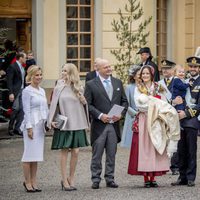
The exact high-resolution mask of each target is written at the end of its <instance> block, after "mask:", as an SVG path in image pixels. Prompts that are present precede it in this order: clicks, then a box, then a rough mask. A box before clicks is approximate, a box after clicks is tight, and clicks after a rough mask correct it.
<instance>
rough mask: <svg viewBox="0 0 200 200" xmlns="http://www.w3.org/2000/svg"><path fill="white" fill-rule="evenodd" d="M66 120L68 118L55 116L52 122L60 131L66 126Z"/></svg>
mask: <svg viewBox="0 0 200 200" xmlns="http://www.w3.org/2000/svg"><path fill="white" fill-rule="evenodd" d="M67 120H68V118H67V117H66V116H64V115H60V114H57V115H56V117H55V120H54V121H55V122H56V123H57V124H56V127H57V128H58V129H60V130H63V129H64V127H65V126H66V124H67Z"/></svg>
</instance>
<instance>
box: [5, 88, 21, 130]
mask: <svg viewBox="0 0 200 200" xmlns="http://www.w3.org/2000/svg"><path fill="white" fill-rule="evenodd" d="M12 110H13V111H12V114H11V117H10V121H9V126H8V129H9V130H13V129H15V130H17V131H19V130H20V126H21V123H22V121H23V119H24V112H23V106H22V91H20V92H19V94H18V95H17V97H16V98H15V100H14V102H13V106H12ZM14 126H15V127H14Z"/></svg>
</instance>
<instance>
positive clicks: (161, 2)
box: [157, 0, 167, 66]
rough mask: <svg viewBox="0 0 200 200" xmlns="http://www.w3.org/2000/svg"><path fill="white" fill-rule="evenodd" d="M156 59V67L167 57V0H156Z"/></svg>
mask: <svg viewBox="0 0 200 200" xmlns="http://www.w3.org/2000/svg"><path fill="white" fill-rule="evenodd" d="M157 57H158V66H159V65H160V62H161V60H162V59H165V58H166V57H167V0H157Z"/></svg>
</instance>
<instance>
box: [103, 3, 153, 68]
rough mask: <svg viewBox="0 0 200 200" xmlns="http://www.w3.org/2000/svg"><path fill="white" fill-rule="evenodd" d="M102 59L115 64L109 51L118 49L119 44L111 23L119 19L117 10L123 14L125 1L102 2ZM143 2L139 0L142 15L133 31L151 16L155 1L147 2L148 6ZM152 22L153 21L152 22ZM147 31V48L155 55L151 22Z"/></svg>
mask: <svg viewBox="0 0 200 200" xmlns="http://www.w3.org/2000/svg"><path fill="white" fill-rule="evenodd" d="M102 1H103V6H102V8H103V9H102V26H103V27H102V57H103V58H106V59H108V60H109V61H110V63H111V64H115V63H116V60H115V57H114V56H113V55H112V54H111V53H110V50H111V49H113V48H118V47H119V42H118V41H117V39H116V34H115V32H113V31H112V26H111V22H112V20H113V19H116V20H117V19H119V15H118V14H117V12H118V10H119V8H120V9H121V10H122V12H123V13H125V10H124V6H125V4H127V3H128V1H126V0H109V1H108V0H102ZM144 1H145V0H141V6H143V9H144V15H143V16H142V17H141V19H140V20H137V21H136V22H135V23H134V24H133V27H134V28H135V30H136V29H137V27H138V24H139V23H140V22H141V20H143V19H147V18H148V17H149V16H153V14H154V10H155V5H154V1H155V0H148V4H145V3H143V2H144ZM145 2H146V1H145ZM152 21H153V20H152ZM147 30H148V31H150V36H149V38H148V44H147V46H149V47H151V48H152V52H153V53H155V49H156V41H155V40H156V38H155V34H156V33H155V24H154V22H151V24H150V25H149V26H148V29H147Z"/></svg>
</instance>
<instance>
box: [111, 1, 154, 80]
mask: <svg viewBox="0 0 200 200" xmlns="http://www.w3.org/2000/svg"><path fill="white" fill-rule="evenodd" d="M125 11H126V13H122V11H121V9H119V10H118V15H119V20H116V19H113V21H112V23H111V25H112V30H113V31H114V32H115V33H116V38H117V40H118V42H119V46H120V48H118V49H112V50H111V54H113V55H114V56H115V58H116V60H117V63H116V64H115V66H114V67H115V71H116V73H117V76H118V77H119V78H120V79H121V80H122V81H123V83H126V82H127V80H128V68H129V67H130V65H132V64H134V63H136V62H137V61H138V57H137V56H136V54H135V52H136V50H138V49H139V48H141V47H142V46H144V45H146V43H147V37H148V36H149V34H150V32H149V31H146V28H147V25H148V24H149V23H150V22H151V20H152V16H151V17H149V18H148V19H146V20H144V21H143V22H141V23H140V24H139V25H138V27H134V30H133V23H134V21H137V20H139V19H140V18H141V17H142V15H143V8H142V7H141V5H140V2H139V1H138V0H128V3H127V4H126V5H125Z"/></svg>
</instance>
